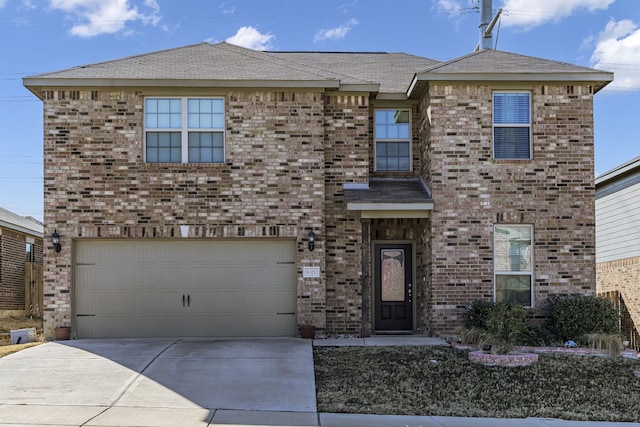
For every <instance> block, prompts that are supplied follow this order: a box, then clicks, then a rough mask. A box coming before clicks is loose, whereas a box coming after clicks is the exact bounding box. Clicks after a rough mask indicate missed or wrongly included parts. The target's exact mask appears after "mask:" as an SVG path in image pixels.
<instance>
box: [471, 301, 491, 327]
mask: <svg viewBox="0 0 640 427" xmlns="http://www.w3.org/2000/svg"><path fill="white" fill-rule="evenodd" d="M495 305H496V304H495V303H494V302H489V301H482V300H476V301H473V302H472V303H471V305H470V306H469V308H467V311H465V313H464V320H463V325H464V327H465V328H466V329H473V328H479V329H485V328H486V326H487V319H488V318H489V314H490V313H491V310H493V308H494V307H495Z"/></svg>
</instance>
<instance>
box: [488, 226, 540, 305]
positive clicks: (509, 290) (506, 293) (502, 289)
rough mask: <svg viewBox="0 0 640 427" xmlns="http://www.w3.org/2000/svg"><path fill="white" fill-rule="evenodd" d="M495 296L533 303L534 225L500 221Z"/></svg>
mask: <svg viewBox="0 0 640 427" xmlns="http://www.w3.org/2000/svg"><path fill="white" fill-rule="evenodd" d="M494 252H495V256H494V263H495V266H494V273H495V288H496V290H495V299H496V301H497V302H500V301H509V302H514V303H518V304H522V305H524V306H525V307H531V306H532V305H533V297H532V290H533V287H532V282H533V228H532V227H531V226H530V225H496V227H495V233H494Z"/></svg>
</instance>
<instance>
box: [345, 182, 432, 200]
mask: <svg viewBox="0 0 640 427" xmlns="http://www.w3.org/2000/svg"><path fill="white" fill-rule="evenodd" d="M344 195H345V198H346V199H347V203H356V204H421V203H433V200H432V199H431V193H430V190H429V188H428V187H427V186H426V184H425V183H424V182H421V181H420V179H419V178H371V179H370V180H369V188H362V189H351V188H349V187H347V188H345V190H344Z"/></svg>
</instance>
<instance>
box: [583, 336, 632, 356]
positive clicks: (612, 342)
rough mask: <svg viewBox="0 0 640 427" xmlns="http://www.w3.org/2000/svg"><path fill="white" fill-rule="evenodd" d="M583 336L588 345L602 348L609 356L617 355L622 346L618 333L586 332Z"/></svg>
mask: <svg viewBox="0 0 640 427" xmlns="http://www.w3.org/2000/svg"><path fill="white" fill-rule="evenodd" d="M584 338H585V340H586V342H587V344H588V345H589V347H591V348H597V349H598V350H604V351H606V352H607V353H609V355H610V356H619V355H620V352H621V351H622V348H623V346H622V339H621V338H620V335H619V334H587V335H586V336H585V337H584Z"/></svg>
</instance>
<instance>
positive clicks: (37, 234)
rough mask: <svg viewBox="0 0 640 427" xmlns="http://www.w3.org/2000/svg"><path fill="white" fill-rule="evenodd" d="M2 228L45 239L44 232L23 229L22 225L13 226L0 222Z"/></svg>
mask: <svg viewBox="0 0 640 427" xmlns="http://www.w3.org/2000/svg"><path fill="white" fill-rule="evenodd" d="M0 227H3V228H8V229H10V230H13V231H17V232H20V233H24V234H28V235H30V236H35V237H39V238H41V239H42V238H44V232H41V231H36V230H32V229H30V228H27V227H23V226H21V225H16V224H12V223H10V222H6V221H2V220H0Z"/></svg>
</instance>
